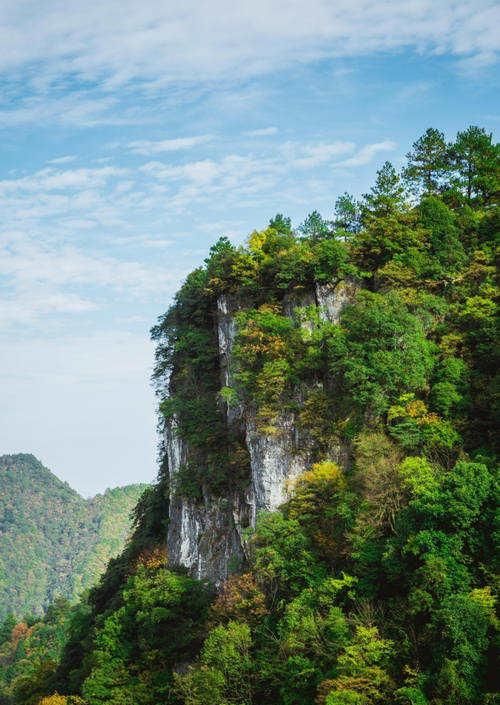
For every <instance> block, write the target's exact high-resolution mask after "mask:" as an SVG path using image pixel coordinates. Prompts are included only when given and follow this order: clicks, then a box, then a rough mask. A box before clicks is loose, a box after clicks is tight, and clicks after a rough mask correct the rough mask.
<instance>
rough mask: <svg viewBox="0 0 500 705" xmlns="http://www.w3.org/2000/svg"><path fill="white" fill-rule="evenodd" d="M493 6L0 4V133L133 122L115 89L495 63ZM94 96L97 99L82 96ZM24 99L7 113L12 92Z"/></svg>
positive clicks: (368, 1) (79, 0) (479, 2)
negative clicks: (328, 61)
mask: <svg viewBox="0 0 500 705" xmlns="http://www.w3.org/2000/svg"><path fill="white" fill-rule="evenodd" d="M499 13H500V8H499V7H498V4H497V3H496V1H495V0H475V2H464V0H442V1H441V2H437V3H436V2H433V1H432V0H413V1H412V2H409V3H408V2H407V3H402V2H401V1H400V0H383V1H381V2H373V1H372V0H357V2H353V1H352V0H336V2H332V1H331V0H311V2H309V3H307V4H305V3H304V2H302V0H288V2H286V3H283V2H282V1H281V0H272V1H271V2H270V1H269V0H255V1H254V2H252V3H234V2H230V1H229V0H213V2H210V3H200V2H199V1H198V0H185V2H183V3H182V4H179V3H174V2H173V1H172V0H169V1H167V2H162V3H158V2H155V1H154V0H145V2H141V3H138V2H135V0H108V1H107V2H105V3H103V2H100V1H98V0H85V2H84V0H67V2H66V3H65V5H64V8H63V7H62V5H61V3H60V2H59V0H46V1H45V2H43V3H33V2H32V1H31V0H4V2H3V3H2V4H1V5H0V71H1V72H2V74H3V76H4V77H7V81H8V87H9V90H6V91H5V96H6V98H5V100H4V107H3V109H0V123H2V122H3V123H4V124H13V123H15V124H19V123H20V122H22V121H25V122H26V121H32V120H37V122H42V121H46V120H51V119H52V120H57V121H62V122H78V123H80V124H88V125H92V124H96V123H102V122H106V121H109V122H111V123H115V124H116V123H120V122H122V123H125V122H130V121H132V122H133V121H134V120H138V121H142V122H144V110H143V104H142V103H143V101H141V102H140V103H139V102H137V101H134V105H133V107H128V108H127V109H125V108H123V107H120V109H119V110H118V109H117V97H116V96H117V95H118V94H119V95H120V99H122V98H124V97H126V95H125V94H124V93H123V90H122V91H121V92H119V91H118V89H119V88H121V89H123V87H128V89H129V90H130V91H133V90H134V89H135V88H136V87H137V85H138V84H142V87H143V88H144V89H145V91H146V92H145V93H144V96H145V99H147V96H148V91H149V92H150V93H156V94H161V95H162V96H163V94H164V88H165V86H173V85H177V86H180V85H184V86H185V87H186V88H185V90H186V91H189V90H192V89H193V87H194V86H196V85H198V86H199V85H200V84H202V83H204V82H205V83H207V84H208V85H213V86H215V85H216V84H215V83H214V82H220V81H225V80H230V81H232V80H240V79H241V78H244V77H249V76H256V75H262V74H264V73H267V72H270V71H273V70H279V69H283V68H286V67H289V66H290V65H293V64H304V63H307V62H310V61H315V60H320V59H325V58H336V57H337V58H338V57H352V56H360V55H367V54H373V53H377V52H391V51H392V52H395V51H400V50H402V49H410V50H412V51H415V52H418V53H421V54H448V55H452V56H455V57H456V58H457V60H459V61H460V62H461V64H462V66H463V65H464V64H465V66H467V67H469V69H478V68H481V67H484V66H485V65H488V64H491V63H493V62H494V61H495V59H496V56H497V52H498V47H499V33H498V30H497V27H498V25H499V23H500V16H499ZM92 87H93V88H94V89H96V88H98V90H97V92H95V90H94V92H93V90H92ZM16 91H17V95H22V96H23V100H22V101H21V103H19V101H18V102H17V103H15V104H13V105H9V104H8V99H9V96H10V95H12V94H16Z"/></svg>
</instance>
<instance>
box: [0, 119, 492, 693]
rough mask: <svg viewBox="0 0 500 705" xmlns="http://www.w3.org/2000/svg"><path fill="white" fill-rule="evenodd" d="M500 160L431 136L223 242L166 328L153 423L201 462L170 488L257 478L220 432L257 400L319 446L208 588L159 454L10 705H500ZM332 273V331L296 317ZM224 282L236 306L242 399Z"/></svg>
mask: <svg viewBox="0 0 500 705" xmlns="http://www.w3.org/2000/svg"><path fill="white" fill-rule="evenodd" d="M499 154H500V148H499V145H498V144H496V143H495V142H494V141H493V138H492V135H491V134H489V133H488V132H487V131H486V130H484V129H482V128H480V127H476V126H471V127H468V128H467V129H464V130H463V131H461V132H458V134H457V135H456V137H455V138H454V139H453V140H452V141H447V139H446V138H445V135H444V134H443V133H442V132H440V131H439V130H438V129H435V128H429V129H428V130H427V131H426V132H425V133H424V134H423V135H422V136H421V137H420V138H419V139H417V140H416V141H415V143H414V144H413V145H412V147H411V149H410V151H409V152H408V155H407V163H406V165H405V166H404V167H403V168H402V169H401V170H400V171H398V170H396V169H395V167H394V166H393V165H392V164H391V163H389V162H386V163H384V164H383V165H382V166H381V168H380V169H379V170H378V172H377V174H376V177H375V180H374V185H373V187H372V188H371V190H370V191H369V192H368V193H366V194H364V195H363V196H361V197H359V198H355V197H353V196H352V195H350V194H347V193H345V194H342V195H340V196H339V197H338V198H337V200H336V201H335V204H334V206H333V201H334V198H333V199H332V213H331V214H330V215H328V216H327V217H324V216H323V215H321V214H320V213H318V212H317V211H312V212H311V213H310V215H308V217H307V218H306V219H305V221H304V222H303V223H302V224H300V225H298V226H297V227H294V226H293V225H292V223H291V221H290V219H289V218H288V217H286V216H284V215H282V214H278V215H276V216H274V217H273V218H272V219H271V220H270V221H269V225H268V226H267V227H266V228H265V229H263V230H261V231H254V232H253V233H251V234H250V236H249V237H248V240H247V243H246V245H245V246H235V245H233V244H232V243H231V242H230V241H229V240H228V239H227V238H225V237H222V238H221V239H220V240H219V241H218V242H217V243H216V244H215V245H214V246H213V247H212V248H211V250H210V254H209V256H208V257H207V259H206V260H205V262H204V263H203V265H202V266H200V267H199V268H198V269H196V270H195V271H194V272H192V273H191V274H190V275H189V276H188V277H187V279H186V281H185V282H184V284H183V285H182V287H181V289H180V290H179V292H178V293H177V295H176V297H175V300H174V303H173V304H172V306H171V308H170V309H169V310H168V311H167V312H166V313H165V314H164V315H163V316H162V317H161V318H160V319H159V320H158V322H157V324H156V325H155V326H154V327H153V329H152V337H153V339H154V340H155V341H156V346H157V348H156V369H155V373H154V375H155V380H156V383H157V387H158V395H159V417H160V425H161V424H162V423H164V422H165V421H168V420H169V419H172V418H175V419H176V424H177V432H178V434H179V435H180V437H182V438H183V439H185V440H186V442H189V447H190V449H191V451H190V454H189V457H188V460H187V462H186V463H185V465H184V466H183V468H182V473H181V476H180V477H179V482H178V484H177V486H176V487H175V488H174V491H175V492H178V493H181V494H182V495H183V496H186V497H190V498H192V500H193V501H194V502H201V501H202V495H201V488H202V487H203V488H207V487H208V488H209V490H210V492H211V493H212V494H213V495H215V496H218V497H222V498H224V497H225V496H226V495H228V494H229V493H230V492H232V491H233V489H234V488H235V487H238V486H241V485H243V484H244V483H245V481H246V480H247V478H248V473H249V460H248V453H247V451H246V448H245V444H244V439H243V438H242V437H241V434H238V433H237V432H234V433H230V432H228V430H227V427H226V426H225V424H224V414H225V413H227V409H228V408H236V407H237V406H238V405H241V404H242V403H243V404H245V405H247V406H250V405H251V406H252V408H254V409H256V415H257V420H258V424H259V426H260V428H261V429H262V430H263V432H265V433H266V434H269V435H272V434H277V433H279V432H280V429H279V424H277V421H276V420H277V418H278V417H279V414H280V413H281V412H282V411H283V410H284V409H285V410H287V409H288V410H290V411H291V413H293V414H294V418H295V419H296V423H297V425H298V427H300V430H301V433H302V434H304V435H306V436H307V437H308V438H310V439H311V444H312V446H313V447H314V453H315V457H314V459H313V461H312V462H311V465H310V467H309V469H308V470H307V471H306V472H304V473H303V474H302V475H300V476H299V477H298V478H297V479H296V481H295V483H294V485H293V487H292V488H291V489H290V493H289V497H288V499H287V501H286V502H285V503H284V504H283V505H282V506H281V507H280V509H279V511H276V512H268V513H265V512H264V513H261V514H260V515H259V516H258V518H257V523H256V526H255V527H254V528H253V527H249V528H248V531H247V535H246V536H245V541H246V547H247V559H246V560H245V562H244V563H242V564H239V565H235V566H234V570H233V572H232V574H231V575H230V576H229V578H228V579H227V580H226V581H225V582H224V584H223V585H222V586H221V587H220V589H218V590H215V589H214V586H213V585H211V584H210V583H209V582H208V581H204V580H197V579H195V578H194V577H192V576H191V575H189V574H188V573H187V571H186V570H183V569H182V568H180V567H178V566H175V565H172V564H171V563H169V562H168V555H167V554H166V551H165V536H166V529H167V522H168V504H169V497H170V493H171V491H172V488H171V487H169V476H168V467H167V459H166V457H165V455H163V457H162V460H161V463H160V470H159V476H158V481H157V483H156V484H155V485H154V486H153V487H151V488H147V489H146V490H145V492H144V493H143V494H142V496H141V498H140V500H139V502H138V504H137V506H136V509H135V512H134V529H133V533H132V536H131V538H130V540H129V542H128V543H127V545H126V547H125V549H124V551H123V552H122V553H121V555H120V556H119V557H117V558H114V559H112V560H111V561H110V563H109V565H108V568H107V570H106V572H105V574H104V575H103V576H102V578H101V579H100V581H99V582H98V584H97V585H95V586H94V587H93V588H92V589H90V591H89V592H88V593H87V594H86V595H85V596H84V598H83V599H81V600H80V601H79V602H76V603H74V604H68V603H66V602H63V601H57V602H55V603H54V604H52V605H51V606H50V607H49V608H48V609H47V611H46V614H45V616H44V617H43V618H40V617H27V618H25V619H24V620H21V621H19V620H18V619H14V618H12V617H7V618H6V619H5V620H4V622H3V624H2V625H1V626H0V703H2V705H389V704H392V703H394V704H395V705H493V703H498V702H499V699H498V698H499V696H498V680H497V679H498V676H497V672H498V663H497V662H496V654H497V652H498V617H497V616H496V609H495V608H496V592H497V585H498V579H497V572H498V571H497V568H498V566H497V564H496V560H495V557H496V555H498V551H497V543H496V541H497V539H498V536H499V533H498V519H496V517H498V508H497V497H498V469H497V468H498V466H497V464H496V429H497V426H498V413H497V412H498V372H497V370H498V354H497V347H496V326H497V313H496V311H497V309H496V288H495V248H496V244H497V239H498V232H499V208H498V206H499V203H498V196H499ZM339 282H344V283H346V285H348V286H350V287H351V288H352V290H353V291H354V292H355V293H354V295H353V297H352V301H350V302H349V303H348V305H346V307H345V309H344V310H343V312H342V315H341V318H340V322H339V323H338V324H336V323H332V322H330V321H328V320H325V318H324V317H321V316H320V315H319V313H318V309H317V307H315V306H313V305H304V306H300V305H299V306H296V307H295V308H293V310H292V313H290V311H289V308H288V302H289V301H290V300H291V299H296V300H298V301H300V300H302V299H303V298H304V294H305V293H307V292H310V291H311V290H313V289H314V287H315V286H317V285H321V286H323V285H324V286H328V285H331V284H333V283H335V284H338V283H339ZM221 294H224V295H227V296H231V297H233V298H234V299H235V300H237V301H238V302H239V311H238V313H237V315H236V331H237V332H236V340H235V348H234V374H233V382H232V383H231V384H230V385H228V386H223V385H221V379H220V370H219V364H220V363H219V359H218V355H217V350H216V333H215V331H214V311H215V309H216V302H217V299H218V297H220V295H221ZM167 375H168V376H169V377H170V380H171V381H170V392H169V393H168V394H167V393H166V392H165V386H164V384H163V380H164V379H165V376H167ZM335 447H342V448H345V449H346V457H347V460H346V462H343V463H341V462H339V461H338V459H334V458H333V456H332V452H331V449H332V448H335ZM160 450H161V449H160ZM20 664H21V665H20Z"/></svg>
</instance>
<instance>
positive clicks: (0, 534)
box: [0, 453, 146, 619]
mask: <svg viewBox="0 0 500 705" xmlns="http://www.w3.org/2000/svg"><path fill="white" fill-rule="evenodd" d="M145 487H146V486H145V485H128V486H126V487H118V488H115V489H110V490H107V491H106V492H105V493H104V494H101V495H96V496H95V497H93V498H91V499H84V498H83V497H81V496H80V495H79V494H78V492H76V491H75V490H73V489H72V488H71V487H70V486H69V485H68V484H67V483H65V482H62V481H61V480H59V478H58V477H56V476H55V475H54V474H53V473H52V472H50V470H48V469H47V468H46V467H44V466H43V465H42V463H41V462H40V461H39V460H37V459H36V458H35V456H33V455H30V454H28V453H18V454H16V455H3V456H0V488H1V489H0V619H5V618H7V617H8V618H9V619H13V618H14V616H16V617H22V616H24V615H32V616H37V617H41V616H42V615H43V613H44V611H45V610H46V609H47V608H48V607H49V606H50V605H51V603H53V602H54V601H55V600H56V599H57V598H59V597H63V598H66V599H69V600H72V601H75V600H76V599H77V598H78V597H79V596H80V595H81V594H82V592H83V591H84V590H87V589H88V588H90V587H91V586H92V585H93V584H94V583H95V582H96V581H97V580H98V578H99V576H100V575H101V574H102V573H103V572H104V570H105V568H106V565H107V563H108V561H109V559H110V558H111V557H112V556H116V555H118V554H119V553H120V552H121V550H122V549H123V546H124V544H125V541H126V539H127V536H128V534H129V531H130V514H131V511H132V509H133V507H134V506H135V504H136V502H137V500H138V499H139V497H140V495H141V494H142V492H143V490H144V489H145Z"/></svg>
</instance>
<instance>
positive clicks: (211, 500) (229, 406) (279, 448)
mask: <svg viewBox="0 0 500 705" xmlns="http://www.w3.org/2000/svg"><path fill="white" fill-rule="evenodd" d="M357 289H358V285H357V284H356V283H355V282H354V281H353V280H351V279H345V280H340V281H337V282H335V283H333V284H323V285H320V284H316V286H315V287H314V289H313V290H312V291H311V292H310V293H308V294H304V293H302V294H300V295H299V296H298V297H297V296H295V297H285V299H284V300H283V301H282V304H281V313H282V314H283V315H284V316H286V317H288V318H290V320H292V319H293V318H294V316H295V314H296V312H297V311H300V310H302V309H305V308H306V307H309V308H311V307H312V308H314V309H316V311H317V314H318V316H319V318H320V319H322V320H324V321H328V322H330V323H332V324H334V325H336V324H338V323H339V321H340V316H341V314H342V310H343V308H344V307H345V305H346V304H348V303H349V302H352V301H353V300H354V296H355V293H356V291H357ZM242 310H244V305H242V303H241V301H238V299H237V298H236V297H234V296H228V295H225V294H222V295H219V296H218V298H217V300H216V304H215V306H214V311H213V317H214V325H215V333H216V335H215V339H216V345H217V362H218V376H219V379H220V386H221V388H225V389H233V388H234V386H235V379H234V368H235V367H236V364H235V359H234V345H235V339H236V335H237V323H236V316H237V314H238V313H239V312H241V311H242ZM301 325H302V326H306V327H307V322H304V321H302V322H301ZM175 373H176V370H175V369H174V370H173V377H174V378H175ZM166 388H167V389H168V383H167V384H166ZM304 392H305V390H304V389H302V390H301V392H300V394H301V396H302V398H303V397H304ZM299 406H300V405H299ZM219 408H220V410H221V413H222V415H223V422H224V425H225V426H226V428H227V430H228V432H229V433H234V434H236V435H239V436H240V437H241V439H242V441H243V443H244V447H245V449H246V451H247V453H248V457H249V465H248V472H247V476H246V478H244V482H243V484H242V485H241V486H239V487H238V488H236V489H234V488H233V489H231V490H230V491H229V492H226V493H225V494H224V496H220V495H219V494H216V493H214V492H212V491H211V490H210V488H209V486H208V485H207V483H206V482H205V481H203V479H202V480H201V482H200V490H201V496H200V497H198V498H197V499H192V498H190V497H187V496H185V495H184V494H183V492H182V489H181V490H180V491H179V489H178V485H179V482H178V479H179V476H180V474H181V473H182V470H183V468H186V466H187V464H188V458H189V456H190V453H191V448H190V447H189V442H188V441H186V440H185V439H183V438H182V436H181V433H180V431H179V422H178V419H177V417H176V415H175V414H174V415H173V416H172V417H171V418H167V419H166V421H165V426H164V447H165V456H166V460H167V466H168V474H169V481H170V482H169V487H170V491H169V500H170V501H169V522H168V534H167V552H168V560H169V563H170V564H171V565H173V566H175V565H180V566H184V567H185V568H187V569H188V570H189V572H190V574H192V575H193V576H194V577H196V578H198V579H205V578H206V579H208V580H210V581H212V582H214V583H215V584H216V585H219V584H220V583H221V582H223V581H224V580H225V579H226V578H227V576H228V574H229V573H230V572H231V571H234V570H235V569H237V568H239V567H241V566H242V564H243V563H244V561H245V557H246V541H245V532H246V530H248V528H249V527H252V528H254V527H255V522H256V518H257V515H258V514H259V512H261V511H274V510H276V509H277V508H278V507H279V506H280V505H282V504H283V502H284V501H286V499H287V497H288V496H289V490H290V488H291V487H292V485H293V480H294V478H296V477H297V476H299V475H300V474H301V473H303V472H304V471H305V470H306V469H307V468H309V467H310V465H311V463H312V462H313V461H314V459H315V457H316V451H317V448H316V447H315V443H314V441H313V440H312V439H311V437H310V436H309V435H308V434H306V433H302V432H301V430H300V424H299V423H298V422H297V413H298V412H297V411H296V410H295V411H293V410H287V409H285V410H280V411H279V412H278V413H277V414H276V415H275V417H274V418H273V425H272V429H268V428H262V424H260V423H259V418H258V413H257V408H256V405H255V403H254V402H253V401H251V400H243V401H241V400H240V401H236V402H235V401H234V400H232V403H231V402H229V403H228V402H224V401H220V400H219ZM325 457H327V458H329V459H331V460H334V461H336V462H338V463H340V464H344V465H345V464H346V463H347V457H348V451H347V447H346V446H345V444H344V445H334V444H331V445H330V447H329V449H328V453H327V454H326V456H325V454H323V458H325Z"/></svg>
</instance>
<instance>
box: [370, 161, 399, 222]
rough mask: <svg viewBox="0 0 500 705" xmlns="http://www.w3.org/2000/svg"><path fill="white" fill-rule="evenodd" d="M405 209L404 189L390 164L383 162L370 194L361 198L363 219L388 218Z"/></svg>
mask: <svg viewBox="0 0 500 705" xmlns="http://www.w3.org/2000/svg"><path fill="white" fill-rule="evenodd" d="M404 207H405V188H404V185H403V183H402V181H401V179H400V177H399V174H398V173H397V172H396V170H395V168H394V167H393V165H392V164H391V162H388V161H387V162H384V164H383V165H382V167H381V168H380V169H379V170H378V171H377V178H376V180H375V184H374V186H373V187H372V188H371V190H370V193H366V194H365V195H364V196H363V204H362V212H363V219H366V218H367V216H370V217H372V218H374V217H375V218H377V217H383V216H388V215H390V214H392V213H394V212H397V211H401V210H403V209H404Z"/></svg>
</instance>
